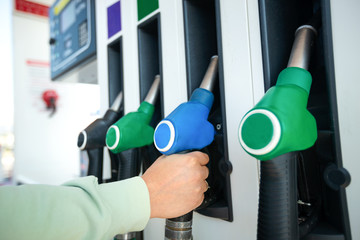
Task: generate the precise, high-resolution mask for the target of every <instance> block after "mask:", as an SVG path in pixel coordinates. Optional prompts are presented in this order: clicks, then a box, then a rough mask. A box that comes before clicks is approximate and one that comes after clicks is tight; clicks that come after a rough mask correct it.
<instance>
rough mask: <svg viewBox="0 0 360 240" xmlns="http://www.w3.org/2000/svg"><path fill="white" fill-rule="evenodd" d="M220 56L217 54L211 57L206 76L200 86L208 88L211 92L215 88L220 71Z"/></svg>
mask: <svg viewBox="0 0 360 240" xmlns="http://www.w3.org/2000/svg"><path fill="white" fill-rule="evenodd" d="M218 62H219V58H218V56H217V55H214V56H212V57H211V60H210V64H209V66H208V68H207V70H206V73H205V75H204V78H203V80H202V82H201V84H200V88H203V89H206V90H208V91H210V92H212V90H213V89H214V85H215V81H216V77H217V72H218V65H219V64H218Z"/></svg>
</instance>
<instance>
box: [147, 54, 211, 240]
mask: <svg viewBox="0 0 360 240" xmlns="http://www.w3.org/2000/svg"><path fill="white" fill-rule="evenodd" d="M217 71H218V57H217V56H213V57H212V58H211V61H210V64H209V66H208V69H207V71H206V74H205V76H204V78H203V80H202V82H201V85H200V87H199V88H197V89H195V90H194V92H193V93H192V95H191V97H190V100H189V101H188V102H186V103H182V104H181V105H179V106H178V107H177V108H176V109H175V110H174V111H172V112H171V113H170V115H169V116H167V117H166V118H165V119H163V120H162V121H160V123H159V124H158V125H157V127H156V129H155V134H154V143H155V146H156V148H157V149H158V150H159V151H160V152H161V153H163V154H165V155H170V154H174V153H179V152H184V151H189V150H195V149H202V148H204V147H206V146H208V145H209V144H211V142H212V141H213V140H214V135H215V129H214V126H213V125H212V124H211V123H210V122H209V121H208V120H207V119H208V116H209V113H210V109H211V107H212V105H213V102H214V95H213V93H212V90H213V87H214V83H215V80H216V76H217ZM210 186H211V184H210ZM205 198H206V199H205V200H204V202H207V201H209V198H211V197H209V198H207V195H206V196H205ZM192 215H193V212H189V213H187V214H185V215H183V216H180V217H177V218H172V219H167V220H166V225H165V239H192Z"/></svg>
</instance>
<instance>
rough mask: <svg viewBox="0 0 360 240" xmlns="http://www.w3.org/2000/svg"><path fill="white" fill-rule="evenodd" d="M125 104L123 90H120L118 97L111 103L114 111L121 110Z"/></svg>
mask: <svg viewBox="0 0 360 240" xmlns="http://www.w3.org/2000/svg"><path fill="white" fill-rule="evenodd" d="M122 104H123V92H122V91H120V92H119V94H118V95H117V97H116V98H115V100H114V102H113V104H112V105H111V108H110V109H111V110H113V111H114V112H119V111H120V109H121V107H122Z"/></svg>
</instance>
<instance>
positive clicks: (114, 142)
mask: <svg viewBox="0 0 360 240" xmlns="http://www.w3.org/2000/svg"><path fill="white" fill-rule="evenodd" d="M159 88H160V75H156V76H155V79H154V81H153V83H152V85H151V87H150V90H149V92H148V94H147V96H146V97H145V100H144V101H143V102H142V103H141V104H140V106H139V108H138V109H137V111H136V112H130V113H128V114H126V115H125V116H123V117H122V118H121V119H119V120H118V121H117V122H116V123H114V124H113V125H112V126H110V127H109V129H108V131H107V133H106V146H107V147H108V148H109V149H110V151H112V152H113V153H120V152H122V151H125V150H128V149H131V148H137V147H143V146H146V145H150V144H152V143H153V135H154V129H153V128H152V127H151V126H150V125H149V124H150V121H151V119H152V117H153V114H154V110H155V107H154V105H155V103H156V100H157V96H158V95H159Z"/></svg>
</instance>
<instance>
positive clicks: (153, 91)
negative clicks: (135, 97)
mask: <svg viewBox="0 0 360 240" xmlns="http://www.w3.org/2000/svg"><path fill="white" fill-rule="evenodd" d="M159 86H160V75H156V76H155V79H154V81H153V83H152V85H151V87H150V90H149V92H148V94H147V95H146V97H145V100H144V101H145V102H148V103H150V104H152V105H155V102H156V99H157V96H158V95H159Z"/></svg>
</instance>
